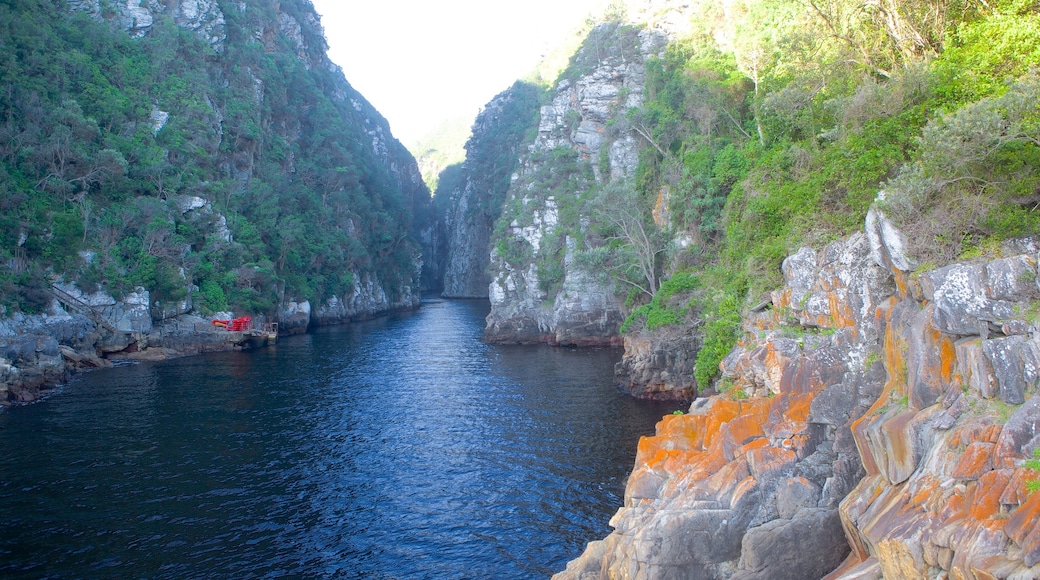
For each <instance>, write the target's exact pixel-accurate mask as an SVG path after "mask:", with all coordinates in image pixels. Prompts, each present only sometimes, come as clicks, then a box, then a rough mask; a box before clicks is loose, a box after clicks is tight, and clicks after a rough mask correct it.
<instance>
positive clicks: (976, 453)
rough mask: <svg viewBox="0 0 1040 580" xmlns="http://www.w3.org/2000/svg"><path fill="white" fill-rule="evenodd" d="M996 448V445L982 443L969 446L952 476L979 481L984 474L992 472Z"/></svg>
mask: <svg viewBox="0 0 1040 580" xmlns="http://www.w3.org/2000/svg"><path fill="white" fill-rule="evenodd" d="M994 447H995V445H994V444H992V443H985V442H982V441H975V442H973V443H970V444H968V447H967V448H966V449H965V450H964V455H962V456H961V459H960V461H958V462H957V466H956V467H954V468H953V472H952V473H951V475H952V476H953V477H956V478H958V479H978V478H979V477H980V476H981V475H982V474H983V473H986V472H987V471H991V470H992V469H993V448H994Z"/></svg>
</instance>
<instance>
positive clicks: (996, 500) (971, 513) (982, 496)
mask: <svg viewBox="0 0 1040 580" xmlns="http://www.w3.org/2000/svg"><path fill="white" fill-rule="evenodd" d="M983 445H985V444H983ZM1010 482H1011V473H1010V470H999V471H988V472H986V473H985V474H983V475H982V476H981V477H979V480H978V482H977V483H976V484H975V485H973V486H971V489H970V490H969V491H968V495H967V496H966V500H967V502H968V505H969V506H970V507H969V508H968V517H970V518H973V519H975V520H978V521H982V520H988V519H990V518H992V517H994V516H996V515H997V514H998V513H999V512H1000V497H1001V496H1002V495H1003V494H1004V489H1005V488H1007V486H1008V483H1010Z"/></svg>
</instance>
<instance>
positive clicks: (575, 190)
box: [485, 22, 664, 344]
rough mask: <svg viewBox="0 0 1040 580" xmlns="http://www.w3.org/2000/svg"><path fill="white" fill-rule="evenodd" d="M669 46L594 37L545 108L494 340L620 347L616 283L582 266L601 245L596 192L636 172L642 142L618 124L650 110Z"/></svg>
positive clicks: (494, 298) (501, 277)
mask: <svg viewBox="0 0 1040 580" xmlns="http://www.w3.org/2000/svg"><path fill="white" fill-rule="evenodd" d="M663 43H664V37H663V36H661V35H660V34H657V33H653V32H647V31H642V30H640V29H639V28H636V27H632V26H627V25H623V24H621V23H620V22H612V23H607V24H603V25H601V26H599V27H597V28H595V29H594V30H593V31H592V32H591V33H590V35H589V39H588V40H586V42H585V44H584V45H583V46H582V48H581V49H580V50H579V52H578V54H577V55H576V56H575V58H574V60H573V61H572V64H571V66H570V68H569V69H568V70H567V71H565V72H564V74H563V75H562V77H561V79H560V80H559V81H558V82H557V84H556V87H555V88H554V89H553V91H552V95H551V102H550V104H548V105H545V106H543V107H542V109H541V114H540V120H539V124H538V136H537V138H536V139H535V141H534V143H533V144H532V145H531V146H530V147H529V150H528V151H527V152H526V153H525V154H524V155H523V156H522V158H521V161H520V167H519V170H518V172H517V176H516V178H515V179H514V180H513V183H512V185H511V186H510V189H509V193H508V195H507V198H506V202H505V207H504V209H503V212H502V216H501V217H500V218H499V220H498V224H497V225H496V231H495V235H494V237H493V239H492V244H493V248H492V258H491V272H492V282H491V290H490V298H491V314H490V315H489V316H488V326H487V330H486V333H485V336H486V337H487V339H488V340H491V341H495V342H549V343H553V344H604V343H619V342H620V335H619V334H618V327H619V326H620V323H621V321H622V320H623V318H624V317H623V315H622V314H621V305H620V303H619V302H618V300H617V298H616V297H615V287H614V282H613V280H612V279H611V278H610V277H608V276H605V275H604V273H605V272H604V270H602V269H598V268H595V267H590V265H589V264H588V263H583V262H582V260H581V259H580V256H581V255H583V254H585V253H586V252H587V251H589V250H592V249H594V248H595V247H596V246H597V245H599V244H600V243H598V242H596V241H595V234H594V232H592V231H591V230H590V229H589V228H588V223H589V222H588V218H589V215H590V212H591V211H592V206H593V204H594V201H595V191H596V190H597V184H606V183H608V182H610V181H611V180H620V179H624V178H626V177H629V176H631V175H632V173H633V172H634V171H635V167H636V163H637V160H638V158H637V154H638V148H639V141H638V137H637V135H636V133H635V131H634V130H631V129H623V128H615V127H614V123H613V121H615V120H617V119H619V118H623V115H624V112H625V111H627V110H628V108H630V107H637V106H638V105H639V104H640V103H641V98H642V96H641V95H642V89H643V81H644V71H643V59H644V58H645V56H646V55H647V54H652V53H653V52H654V51H655V50H657V49H658V48H659V47H660V46H662V45H663Z"/></svg>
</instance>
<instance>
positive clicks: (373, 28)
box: [313, 0, 605, 144]
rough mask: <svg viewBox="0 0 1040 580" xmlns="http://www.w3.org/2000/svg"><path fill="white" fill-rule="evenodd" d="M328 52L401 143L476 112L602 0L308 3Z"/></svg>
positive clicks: (352, 0) (339, 0) (350, 0)
mask: <svg viewBox="0 0 1040 580" xmlns="http://www.w3.org/2000/svg"><path fill="white" fill-rule="evenodd" d="M313 3H314V7H315V9H317V11H318V13H319V14H320V15H321V17H322V18H321V21H322V25H323V26H324V28H325V36H326V37H327V38H328V42H329V57H330V58H331V59H332V60H333V62H335V63H336V64H338V65H340V66H341V67H342V68H343V73H344V75H345V76H346V77H347V80H348V81H349V82H350V84H351V85H353V86H354V88H355V89H357V90H358V91H360V92H361V94H362V95H364V96H365V98H366V99H368V100H369V102H371V103H372V104H373V105H374V106H375V107H376V109H378V110H379V112H380V113H382V114H383V116H384V117H386V118H387V120H388V121H389V122H390V128H391V130H392V131H393V133H394V136H395V137H397V138H398V139H400V140H401V141H402V142H403V143H406V144H408V143H412V142H414V141H415V140H417V139H419V138H421V137H422V136H424V135H425V134H426V133H428V132H429V131H430V130H432V129H433V128H435V127H437V126H438V125H440V123H441V122H442V121H444V120H445V119H448V118H452V117H460V116H474V115H476V113H477V112H478V111H479V110H480V107H482V106H483V105H484V104H486V103H487V102H488V101H489V100H491V98H492V97H494V96H495V95H496V94H498V93H499V92H501V91H502V90H504V89H506V88H508V87H509V85H511V84H512V83H513V81H515V80H517V79H519V78H521V77H523V76H525V75H526V74H527V73H529V72H530V71H531V70H533V69H534V68H535V65H536V64H537V63H538V61H539V59H540V58H541V56H542V55H543V54H545V53H546V51H547V50H549V49H550V48H552V47H553V46H555V45H556V43H557V42H558V40H559V39H561V38H563V37H564V36H565V35H566V34H569V33H573V31H574V30H575V29H576V28H577V27H578V26H579V25H580V24H581V23H583V22H584V21H585V19H586V17H588V16H589V15H590V14H591V13H592V12H593V11H594V9H595V8H596V7H597V6H602V5H604V4H605V1H604V0H526V1H524V2H518V1H516V0H509V1H504V0H501V1H495V0H490V1H489V0H436V1H431V0H397V1H392V0H384V1H381V2H373V1H372V0H313Z"/></svg>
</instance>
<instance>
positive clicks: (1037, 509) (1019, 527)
mask: <svg viewBox="0 0 1040 580" xmlns="http://www.w3.org/2000/svg"><path fill="white" fill-rule="evenodd" d="M1038 523H1040V493H1034V494H1031V495H1030V496H1029V499H1028V500H1026V502H1025V503H1024V504H1022V505H1021V506H1019V508H1018V509H1017V510H1015V511H1014V513H1013V514H1012V515H1011V517H1010V518H1008V520H1007V523H1006V524H1004V533H1005V534H1007V536H1008V537H1009V538H1011V539H1012V541H1014V542H1015V543H1016V544H1018V545H1019V546H1022V547H1023V548H1024V547H1025V543H1026V538H1027V537H1028V536H1029V534H1030V533H1032V532H1035V531H1036V530H1037V528H1040V525H1038ZM1029 565H1030V566H1032V565H1033V564H1029Z"/></svg>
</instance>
